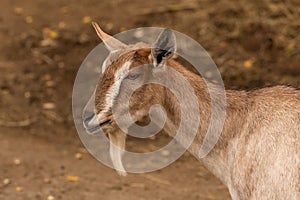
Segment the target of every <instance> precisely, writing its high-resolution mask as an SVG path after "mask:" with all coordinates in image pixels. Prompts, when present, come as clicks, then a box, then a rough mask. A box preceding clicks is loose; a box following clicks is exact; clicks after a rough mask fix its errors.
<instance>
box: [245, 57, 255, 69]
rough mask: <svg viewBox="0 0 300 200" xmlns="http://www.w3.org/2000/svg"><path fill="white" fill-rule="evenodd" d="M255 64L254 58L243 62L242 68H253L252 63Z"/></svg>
mask: <svg viewBox="0 0 300 200" xmlns="http://www.w3.org/2000/svg"><path fill="white" fill-rule="evenodd" d="M254 62H255V58H250V59H248V60H245V61H244V63H243V64H244V67H246V68H251V67H252V66H253V63H254Z"/></svg>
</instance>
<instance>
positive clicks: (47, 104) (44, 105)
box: [43, 102, 56, 110]
mask: <svg viewBox="0 0 300 200" xmlns="http://www.w3.org/2000/svg"><path fill="white" fill-rule="evenodd" d="M55 107H56V106H55V104H54V103H51V102H47V103H44V104H43V108H44V109H45V110H52V109H54V108H55Z"/></svg>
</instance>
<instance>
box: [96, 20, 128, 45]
mask: <svg viewBox="0 0 300 200" xmlns="http://www.w3.org/2000/svg"><path fill="white" fill-rule="evenodd" d="M92 25H93V27H94V29H95V31H96V33H97V35H98V37H99V38H100V39H101V40H102V41H103V42H104V44H105V46H106V48H107V49H108V50H109V51H114V50H119V49H124V48H126V47H127V45H126V44H124V43H122V42H121V41H119V40H117V39H116V38H114V37H113V36H111V35H108V34H107V33H105V32H104V31H102V29H101V28H100V26H99V25H98V24H97V23H96V22H92Z"/></svg>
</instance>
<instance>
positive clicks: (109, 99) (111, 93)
mask: <svg viewBox="0 0 300 200" xmlns="http://www.w3.org/2000/svg"><path fill="white" fill-rule="evenodd" d="M130 65H131V62H130V61H127V62H125V63H124V64H123V65H122V67H121V68H120V69H118V70H117V71H116V73H115V82H114V84H113V85H112V86H111V88H110V89H109V90H108V91H107V94H106V97H105V103H106V104H105V108H104V109H103V110H102V111H101V112H100V113H99V114H98V119H101V117H103V115H105V113H106V112H108V111H109V109H110V108H111V107H112V106H113V103H114V99H115V98H116V97H117V96H118V94H119V91H120V87H121V83H122V81H123V79H124V78H125V76H126V74H127V73H128V72H129V68H130Z"/></svg>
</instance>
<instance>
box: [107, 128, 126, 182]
mask: <svg viewBox="0 0 300 200" xmlns="http://www.w3.org/2000/svg"><path fill="white" fill-rule="evenodd" d="M108 136H109V140H110V146H109V153H110V158H111V160H112V163H113V166H114V168H115V170H116V171H117V173H118V174H119V175H121V176H126V175H127V173H126V170H125V168H124V166H123V163H122V156H123V154H124V150H125V141H126V135H125V134H123V133H109V134H108Z"/></svg>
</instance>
